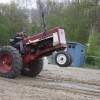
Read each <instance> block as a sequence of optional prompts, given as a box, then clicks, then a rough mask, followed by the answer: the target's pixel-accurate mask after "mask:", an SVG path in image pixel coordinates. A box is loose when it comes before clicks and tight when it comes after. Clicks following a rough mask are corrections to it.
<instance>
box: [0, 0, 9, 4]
mask: <svg viewBox="0 0 100 100" xmlns="http://www.w3.org/2000/svg"><path fill="white" fill-rule="evenodd" d="M9 2H10V0H0V3H9Z"/></svg>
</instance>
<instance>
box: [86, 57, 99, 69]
mask: <svg viewBox="0 0 100 100" xmlns="http://www.w3.org/2000/svg"><path fill="white" fill-rule="evenodd" d="M85 63H86V66H88V67H90V68H96V69H100V57H95V56H87V57H86V61H85Z"/></svg>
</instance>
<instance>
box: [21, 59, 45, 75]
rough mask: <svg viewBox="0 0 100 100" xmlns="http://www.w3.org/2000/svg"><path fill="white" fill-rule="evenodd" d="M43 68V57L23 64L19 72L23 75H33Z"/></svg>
mask: <svg viewBox="0 0 100 100" xmlns="http://www.w3.org/2000/svg"><path fill="white" fill-rule="evenodd" d="M42 69H43V59H42V58H41V59H35V60H34V61H31V62H29V63H27V64H23V68H22V70H21V74H22V75H24V76H29V77H35V76H37V75H38V74H39V73H40V72H41V71H42Z"/></svg>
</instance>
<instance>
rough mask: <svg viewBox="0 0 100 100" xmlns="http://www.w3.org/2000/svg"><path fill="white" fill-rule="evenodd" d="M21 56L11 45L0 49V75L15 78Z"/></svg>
mask: <svg viewBox="0 0 100 100" xmlns="http://www.w3.org/2000/svg"><path fill="white" fill-rule="evenodd" d="M21 68H22V58H21V55H20V53H19V52H18V50H16V49H15V48H14V47H12V46H4V47H2V48H1V49H0V76H2V77H5V78H15V77H16V76H18V75H19V74H20V72H21Z"/></svg>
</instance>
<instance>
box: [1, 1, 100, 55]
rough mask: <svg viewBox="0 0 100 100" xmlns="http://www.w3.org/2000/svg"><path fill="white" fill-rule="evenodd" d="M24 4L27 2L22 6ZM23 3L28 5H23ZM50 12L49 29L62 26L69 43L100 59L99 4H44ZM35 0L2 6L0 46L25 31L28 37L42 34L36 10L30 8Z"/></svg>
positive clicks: (62, 2)
mask: <svg viewBox="0 0 100 100" xmlns="http://www.w3.org/2000/svg"><path fill="white" fill-rule="evenodd" d="M23 1H24V2H23ZM22 2H23V3H25V4H23V5H22ZM43 2H44V4H45V6H46V7H47V8H48V13H47V14H46V20H47V29H52V28H54V27H57V26H62V27H64V28H65V31H66V38H67V41H75V42H79V43H82V44H84V45H86V44H87V43H88V44H90V47H89V48H88V49H87V54H88V55H93V56H100V53H99V51H100V0H44V1H43ZM30 3H32V0H29V1H27V0H15V1H11V2H10V4H0V46H3V45H7V44H9V39H10V38H13V36H14V35H15V34H16V33H17V32H18V31H19V30H20V29H23V30H25V31H26V33H27V34H28V35H29V36H32V35H34V34H38V33H40V32H42V31H43V22H42V19H41V15H40V14H39V11H38V9H37V8H33V7H31V8H29V7H28V6H29V5H30Z"/></svg>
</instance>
